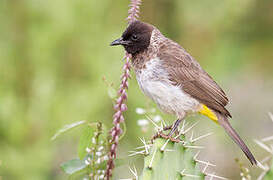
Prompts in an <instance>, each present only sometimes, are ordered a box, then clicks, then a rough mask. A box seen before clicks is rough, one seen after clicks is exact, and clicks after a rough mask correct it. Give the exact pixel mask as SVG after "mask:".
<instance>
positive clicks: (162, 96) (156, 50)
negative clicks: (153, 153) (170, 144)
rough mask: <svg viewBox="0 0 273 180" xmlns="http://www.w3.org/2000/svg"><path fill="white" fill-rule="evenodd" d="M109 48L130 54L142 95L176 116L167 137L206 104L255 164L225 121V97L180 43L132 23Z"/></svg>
mask: <svg viewBox="0 0 273 180" xmlns="http://www.w3.org/2000/svg"><path fill="white" fill-rule="evenodd" d="M111 45H123V46H124V48H125V50H126V51H127V52H128V53H130V54H132V57H133V58H132V64H133V67H134V70H135V72H136V77H137V80H138V83H139V85H140V87H141V89H142V91H143V92H144V94H146V95H147V96H148V97H150V98H151V99H152V100H154V101H155V102H156V103H157V105H158V106H159V108H160V109H161V110H162V111H164V112H167V113H171V114H175V115H176V116H177V117H178V120H177V121H176V123H175V124H174V126H173V130H172V131H171V133H170V135H172V133H173V132H174V130H175V129H176V127H177V126H178V124H179V123H180V122H181V120H183V119H184V118H185V117H186V116H187V115H188V114H191V113H195V112H200V111H201V110H202V105H205V106H206V107H208V108H209V109H210V111H211V112H212V113H213V114H214V115H215V116H216V117H217V122H218V123H219V124H220V125H221V126H222V127H223V128H224V129H225V131H226V132H227V134H228V135H229V136H230V137H231V138H232V139H233V140H234V142H235V143H236V144H238V145H239V146H240V148H241V149H242V151H243V152H244V153H245V155H246V156H247V158H248V159H249V160H250V162H251V163H252V164H257V162H256V160H255V158H254V156H253V155H252V153H251V152H250V150H249V149H248V147H247V146H246V145H245V143H244V142H243V140H242V139H241V138H240V136H239V135H238V134H237V133H236V131H235V130H234V129H233V128H232V127H231V125H230V123H229V122H228V118H229V117H230V118H231V114H230V113H229V111H228V110H227V109H226V108H225V106H226V105H227V104H228V98H227V96H226V94H225V93H224V91H223V90H222V89H221V88H220V86H219V85H218V84H217V83H216V82H215V81H214V80H213V79H212V78H211V76H209V75H208V73H207V72H206V71H204V70H203V69H202V67H201V66H200V64H199V63H198V62H197V61H196V60H195V59H194V58H193V57H192V56H191V55H190V54H189V53H187V52H186V51H185V50H184V49H183V48H182V47H181V46H180V45H179V44H177V43H175V42H174V41H172V40H170V39H168V38H166V37H165V36H163V35H162V34H161V33H160V31H159V30H158V29H157V28H155V27H154V26H152V25H150V24H147V23H143V22H141V21H135V22H133V23H132V24H130V25H129V26H128V27H127V29H126V30H125V32H124V33H123V34H122V37H121V38H119V39H117V40H115V41H114V42H112V44H111ZM210 118H211V117H210Z"/></svg>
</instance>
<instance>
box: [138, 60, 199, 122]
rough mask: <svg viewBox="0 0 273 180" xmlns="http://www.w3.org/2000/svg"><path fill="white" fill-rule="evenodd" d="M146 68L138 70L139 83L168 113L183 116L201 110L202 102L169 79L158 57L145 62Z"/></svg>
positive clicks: (145, 92)
mask: <svg viewBox="0 0 273 180" xmlns="http://www.w3.org/2000/svg"><path fill="white" fill-rule="evenodd" d="M145 65H146V66H145V69H141V70H136V78H137V81H138V84H139V86H140V88H141V90H142V91H143V93H144V94H145V95H147V96H148V97H150V98H151V99H152V100H153V101H154V102H155V103H156V104H157V105H158V106H159V108H160V109H161V110H162V111H163V112H166V113H171V114H175V115H177V116H178V117H180V118H183V117H184V116H185V115H186V114H188V113H193V112H196V111H198V110H199V108H200V103H199V102H198V101H197V100H195V99H194V98H192V97H190V96H189V95H188V94H186V93H185V92H183V90H182V89H181V88H180V87H179V86H174V85H172V84H171V82H170V81H169V80H168V73H167V72H166V71H165V70H164V69H163V68H162V66H161V62H160V60H159V59H158V58H155V59H152V60H150V61H148V62H147V63H146V64H145Z"/></svg>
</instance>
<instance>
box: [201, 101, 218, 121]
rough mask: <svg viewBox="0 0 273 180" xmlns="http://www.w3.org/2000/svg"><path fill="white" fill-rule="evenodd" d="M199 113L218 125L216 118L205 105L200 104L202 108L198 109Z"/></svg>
mask: <svg viewBox="0 0 273 180" xmlns="http://www.w3.org/2000/svg"><path fill="white" fill-rule="evenodd" d="M199 113H200V114H203V115H205V116H207V117H208V118H210V119H211V120H213V121H214V122H216V123H218V122H217V121H218V118H217V117H216V115H215V114H214V113H213V112H212V111H211V110H210V109H209V108H208V107H207V106H206V105H204V104H202V108H201V109H200V111H199Z"/></svg>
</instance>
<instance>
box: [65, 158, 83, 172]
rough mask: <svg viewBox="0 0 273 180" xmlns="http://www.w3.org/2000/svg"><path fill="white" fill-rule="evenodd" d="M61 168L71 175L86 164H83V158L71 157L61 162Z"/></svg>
mask: <svg viewBox="0 0 273 180" xmlns="http://www.w3.org/2000/svg"><path fill="white" fill-rule="evenodd" d="M61 168H62V170H63V171H64V172H65V173H67V174H70V175H72V174H74V173H76V172H79V171H81V170H84V169H85V168H87V165H86V164H85V162H84V160H80V159H72V160H69V161H67V162H65V163H63V164H61Z"/></svg>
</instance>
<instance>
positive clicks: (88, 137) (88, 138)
mask: <svg viewBox="0 0 273 180" xmlns="http://www.w3.org/2000/svg"><path fill="white" fill-rule="evenodd" d="M95 130H96V126H94V127H93V126H86V127H85V128H84V130H83V133H82V135H81V137H80V141H79V144H78V156H79V158H80V159H83V158H84V157H85V156H86V154H87V152H86V148H87V147H89V148H92V144H93V143H92V137H93V136H94V132H95ZM93 145H94V144H93Z"/></svg>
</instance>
